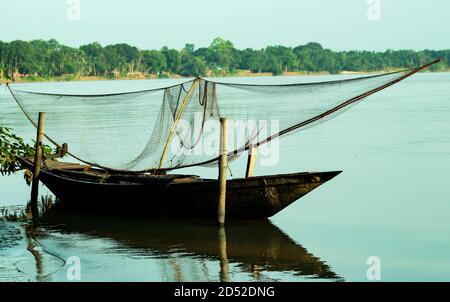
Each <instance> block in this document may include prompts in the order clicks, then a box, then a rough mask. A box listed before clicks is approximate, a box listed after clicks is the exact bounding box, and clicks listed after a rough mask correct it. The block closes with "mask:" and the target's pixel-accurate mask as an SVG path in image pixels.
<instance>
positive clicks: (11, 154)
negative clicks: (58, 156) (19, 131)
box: [0, 127, 56, 184]
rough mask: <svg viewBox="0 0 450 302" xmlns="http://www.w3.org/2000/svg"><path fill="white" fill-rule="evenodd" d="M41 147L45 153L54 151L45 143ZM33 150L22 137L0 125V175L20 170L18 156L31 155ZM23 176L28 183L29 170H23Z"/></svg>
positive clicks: (29, 177)
mask: <svg viewBox="0 0 450 302" xmlns="http://www.w3.org/2000/svg"><path fill="white" fill-rule="evenodd" d="M34 145H35V143H34ZM42 149H43V150H42V151H43V152H44V154H46V155H50V154H53V153H55V152H56V150H55V149H54V148H52V147H50V146H48V145H45V144H44V145H43V146H42ZM34 150H35V148H34V147H32V146H31V145H29V144H27V143H25V141H24V140H23V138H21V137H18V136H17V135H15V134H14V133H12V131H11V129H10V128H6V127H0V175H10V174H13V173H15V172H17V171H19V170H22V167H21V164H20V158H22V157H29V156H33V155H34ZM24 178H25V181H26V182H27V184H30V183H31V179H32V173H31V171H29V170H25V171H24Z"/></svg>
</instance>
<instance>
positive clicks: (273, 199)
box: [39, 169, 341, 219]
mask: <svg viewBox="0 0 450 302" xmlns="http://www.w3.org/2000/svg"><path fill="white" fill-rule="evenodd" d="M340 173H341V172H340V171H337V172H318V173H295V174H284V175H273V176H260V177H251V178H246V179H231V180H229V181H228V182H227V198H226V217H227V219H263V218H268V217H271V216H273V215H275V214H276V213H278V212H280V211H281V210H283V209H285V208H286V207H287V206H289V205H290V204H292V203H293V202H295V201H296V200H298V199H299V198H301V197H303V196H304V195H306V194H308V193H310V192H311V191H313V190H314V189H316V188H318V187H319V186H321V185H322V184H324V183H326V182H327V181H329V180H331V179H332V178H334V177H335V176H337V175H338V174H340ZM72 174H73V173H70V171H66V172H65V171H58V173H55V172H53V171H50V170H48V169H42V170H41V173H40V176H39V178H40V180H41V181H42V183H44V184H45V186H46V187H48V189H49V190H50V191H51V192H52V193H53V194H54V195H55V196H56V197H57V198H58V200H59V202H60V203H61V204H62V205H63V206H64V207H66V208H68V209H71V210H76V211H81V212H102V213H104V212H108V213H113V212H116V213H120V214H121V215H123V214H125V213H129V214H132V215H144V216H165V217H202V218H212V219H216V218H217V204H218V196H219V192H218V188H219V185H218V181H217V180H208V179H193V180H192V181H190V180H188V181H181V182H162V183H158V182H154V181H153V182H147V183H133V182H123V181H122V182H116V183H110V182H107V181H106V182H101V181H98V180H92V179H90V178H89V177H84V176H83V173H78V174H77V176H76V177H75V176H73V175H72Z"/></svg>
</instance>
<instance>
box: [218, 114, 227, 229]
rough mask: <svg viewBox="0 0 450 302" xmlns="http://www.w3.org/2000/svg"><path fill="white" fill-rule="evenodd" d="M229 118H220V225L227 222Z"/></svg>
mask: <svg viewBox="0 0 450 302" xmlns="http://www.w3.org/2000/svg"><path fill="white" fill-rule="evenodd" d="M227 124H228V122H227V119H226V118H221V119H220V153H219V209H218V222H219V224H220V225H224V224H225V206H226V198H227V195H226V194H227V168H228V154H227V153H228V151H227Z"/></svg>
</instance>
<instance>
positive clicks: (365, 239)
mask: <svg viewBox="0 0 450 302" xmlns="http://www.w3.org/2000/svg"><path fill="white" fill-rule="evenodd" d="M341 77H343V76H315V77H284V78H283V77H277V78H261V79H252V81H259V82H261V83H263V82H266V83H268V82H273V81H278V82H291V83H294V82H310V81H327V80H330V79H334V78H341ZM175 82H177V81H176V80H158V81H114V82H72V83H39V84H38V83H36V84H23V86H24V87H26V88H30V90H33V89H41V90H43V91H45V90H52V91H60V92H62V91H83V92H94V93H102V92H108V91H109V92H111V91H114V92H119V91H133V90H139V89H145V88H148V87H156V86H159V87H161V86H164V85H166V84H173V83H175ZM287 114H289V113H288V112H287ZM0 125H2V126H7V127H10V128H13V129H14V132H15V133H16V134H18V135H19V136H22V137H24V138H25V139H26V140H28V141H30V140H31V139H34V137H35V130H34V129H33V128H32V127H31V125H30V124H29V123H28V121H27V120H26V119H25V117H24V115H23V114H22V113H21V112H20V110H19V108H18V106H17V105H16V104H15V103H14V101H13V100H12V98H11V97H10V96H9V95H8V94H7V92H6V90H5V87H4V86H0ZM85 135H89V134H88V133H86V134H85ZM244 160H245V159H242V160H238V161H236V162H233V163H232V164H231V170H232V172H233V175H234V177H241V176H242V175H243V174H244V168H245V161H244ZM334 170H343V171H344V173H342V174H341V175H339V176H338V177H337V178H335V179H333V180H332V181H330V182H329V183H327V184H325V185H323V186H322V187H320V188H318V189H317V190H315V191H313V192H312V193H310V194H308V195H307V196H305V197H303V198H302V199H301V200H299V201H297V202H296V203H294V204H292V205H291V206H289V207H288V208H287V209H285V210H284V211H282V212H280V213H279V214H277V215H275V216H274V217H272V218H271V219H270V221H266V222H258V223H233V224H231V225H228V226H227V227H226V228H225V229H224V230H220V229H218V228H217V227H216V226H215V225H214V224H211V223H210V222H207V221H189V220H188V221H179V220H177V221H173V220H142V219H133V220H129V219H121V218H117V217H87V216H77V215H74V214H67V213H66V214H63V213H57V214H51V215H50V217H49V219H48V221H47V222H46V223H45V224H44V225H43V226H42V227H41V228H40V229H39V230H37V231H36V233H35V234H34V236H33V239H32V240H31V242H30V240H29V239H27V237H26V236H25V233H26V226H25V225H24V224H23V223H22V224H20V223H10V222H8V223H1V224H0V240H1V242H0V281H14V280H15V281H74V280H76V279H81V281H221V280H222V281H272V280H273V281H310V280H320V281H342V280H345V281H369V279H368V274H367V272H368V270H369V272H373V270H372V269H373V263H374V262H371V261H369V262H368V260H373V259H376V262H377V263H378V264H379V270H378V271H379V272H380V274H379V275H377V276H379V277H380V278H381V281H450V186H449V180H450V73H424V74H418V75H415V76H413V77H412V78H410V79H408V80H406V81H404V82H402V83H400V84H398V85H396V86H394V87H392V88H390V89H387V90H385V91H383V92H381V93H379V94H377V95H374V96H372V97H370V98H368V99H367V100H364V101H363V102H362V103H361V104H358V105H357V106H356V107H354V108H352V109H351V110H349V111H347V112H345V113H344V114H343V115H341V116H339V117H337V118H335V119H333V120H331V121H329V122H326V123H324V124H320V125H318V126H316V127H313V128H310V129H308V130H305V131H302V132H299V133H297V134H296V135H293V136H289V137H287V138H286V139H284V140H282V141H281V154H280V161H279V163H278V164H277V165H276V166H275V167H264V166H261V165H260V164H259V162H257V165H256V168H255V174H256V175H266V174H278V173H289V172H298V171H334ZM184 172H189V173H195V174H197V175H201V176H204V177H215V176H216V174H217V172H216V171H215V169H209V168H197V169H190V170H189V171H184ZM41 192H42V194H49V193H48V191H46V190H45V188H43V189H41ZM29 194H30V189H29V187H27V186H26V185H25V183H24V181H23V179H22V175H21V174H20V173H19V174H17V175H13V176H9V177H1V176H0V207H2V206H3V207H4V206H15V205H25V204H26V202H27V200H28V196H29ZM124 211H133V209H132V208H131V209H130V208H126V207H125V208H124ZM30 244H31V245H32V246H33V247H34V250H35V251H37V253H35V254H39V257H36V256H35V255H33V254H31V253H30V252H28V251H27V247H28V248H29V247H30ZM371 257H372V258H371ZM373 257H375V258H373ZM78 260H79V263H78ZM74 268H76V269H78V268H80V271H75V273H73V272H74V270H73V269H74ZM77 272H79V273H80V274H79V275H77ZM71 273H72V275H71ZM369 275H370V274H369ZM74 276H75V277H74ZM371 276H373V275H371ZM78 277H79V278H78Z"/></svg>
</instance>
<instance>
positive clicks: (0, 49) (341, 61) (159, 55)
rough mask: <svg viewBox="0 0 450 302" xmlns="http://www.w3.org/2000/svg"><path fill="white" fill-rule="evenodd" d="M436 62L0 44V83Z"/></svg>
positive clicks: (219, 47) (410, 57)
mask: <svg viewBox="0 0 450 302" xmlns="http://www.w3.org/2000/svg"><path fill="white" fill-rule="evenodd" d="M438 57H442V58H443V59H444V61H443V62H441V63H440V64H437V65H434V66H433V67H432V70H434V71H439V70H444V69H448V68H449V62H450V50H441V51H434V50H423V51H412V50H398V51H393V50H387V51H385V52H372V51H341V52H334V51H331V50H329V49H324V48H323V47H322V46H321V45H320V44H318V43H308V44H306V45H301V46H297V47H294V48H291V47H285V46H268V47H266V48H264V49H260V50H254V49H250V48H247V49H243V50H240V49H236V48H235V47H234V45H233V44H232V43H231V42H230V41H227V40H224V39H221V38H216V39H215V40H214V41H213V42H212V43H211V45H210V46H209V47H202V48H198V49H196V48H195V47H194V45H193V44H186V46H185V47H184V48H183V49H182V50H181V51H178V50H175V49H170V48H168V47H163V48H162V49H160V50H139V49H138V48H136V47H133V46H130V45H128V44H115V45H108V46H105V47H103V46H102V45H100V44H99V43H96V42H95V43H91V44H88V45H83V46H81V47H79V48H72V47H68V46H64V45H61V44H60V43H58V42H57V41H55V40H50V41H43V40H34V41H31V42H26V41H12V42H10V43H5V42H1V41H0V78H2V77H3V78H10V79H11V78H13V77H14V76H17V75H19V74H20V75H27V76H28V77H30V78H32V77H44V78H45V77H47V78H50V77H61V76H63V75H65V76H67V75H71V76H74V77H80V76H106V77H118V76H129V75H134V74H141V75H149V74H156V75H159V76H167V75H169V74H179V75H182V76H197V75H210V74H212V75H225V74H230V73H233V72H235V71H237V70H250V71H251V72H271V73H273V74H275V75H278V74H282V73H283V72H295V71H304V72H330V73H339V72H341V71H375V70H386V69H397V68H409V67H415V66H418V65H421V64H424V63H426V62H429V61H432V60H433V59H436V58H438Z"/></svg>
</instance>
